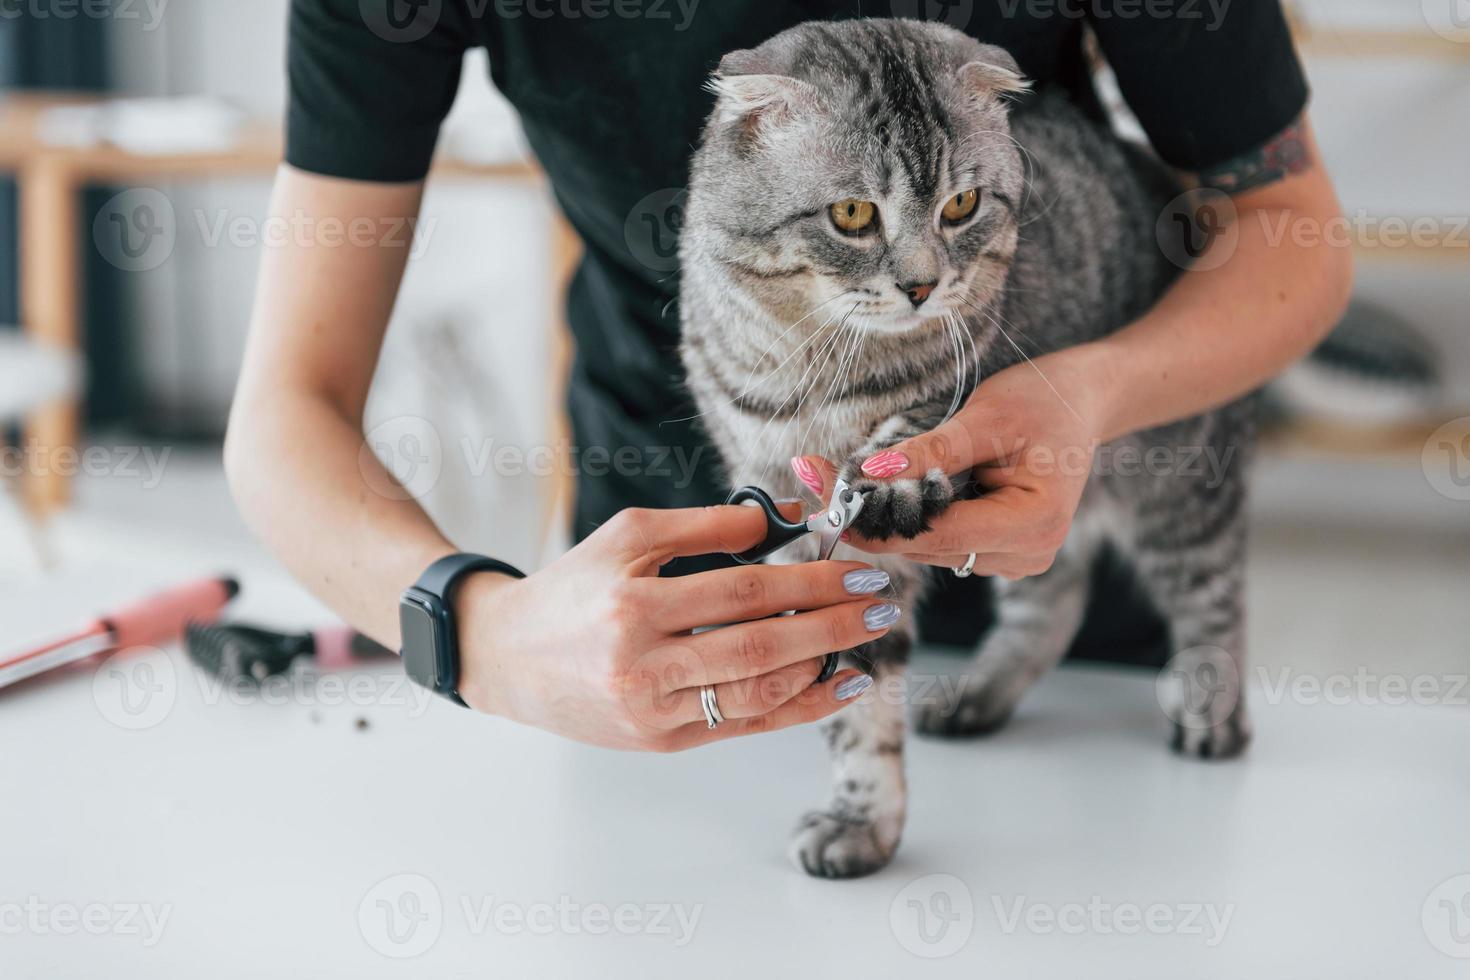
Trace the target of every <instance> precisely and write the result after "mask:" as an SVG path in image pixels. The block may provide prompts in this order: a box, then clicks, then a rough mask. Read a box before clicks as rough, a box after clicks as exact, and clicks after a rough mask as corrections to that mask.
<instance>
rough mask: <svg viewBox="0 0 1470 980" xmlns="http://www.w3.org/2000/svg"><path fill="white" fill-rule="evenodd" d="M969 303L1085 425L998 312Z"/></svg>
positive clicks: (1080, 416) (1079, 415)
mask: <svg viewBox="0 0 1470 980" xmlns="http://www.w3.org/2000/svg"><path fill="white" fill-rule="evenodd" d="M968 305H970V308H971V309H973V310H974V311H975V312H977V313H979V314H980V315H981V316H983V317H985V318H986V319H987V320H989V321H990V323H991V324H992V325H993V326H994V327H995V329H996V330H998V331H999V332H1000V335H1001V336H1002V337H1004V338H1005V341H1006V343H1008V344H1010V345H1011V346H1012V347H1013V348H1015V351H1016V353H1017V354H1020V355H1021V357H1023V358H1025V360H1026V363H1027V364H1029V365H1031V370H1033V371H1035V372H1036V374H1037V375H1038V376H1039V377H1040V378H1041V380H1042V381H1044V382H1046V386H1047V387H1048V388H1050V389H1051V393H1052V394H1053V395H1056V396H1057V400H1058V401H1060V402H1061V403H1062V405H1064V406H1065V407H1066V409H1067V411H1068V412H1071V413H1072V417H1073V418H1074V419H1076V420H1077V421H1078V422H1083V424H1084V425H1085V424H1086V423H1085V422H1084V421H1083V418H1082V415H1081V414H1080V413H1079V412H1078V411H1077V410H1076V409H1075V408H1073V407H1072V403H1071V402H1069V401H1067V399H1066V398H1064V397H1063V396H1062V393H1061V392H1060V391H1058V390H1057V386H1056V385H1054V384H1052V383H1051V379H1050V378H1048V377H1047V376H1046V372H1045V371H1043V370H1041V368H1039V367H1037V366H1036V362H1035V361H1033V360H1032V359H1031V355H1030V354H1027V353H1026V352H1025V351H1024V350H1022V349H1021V345H1020V344H1018V343H1016V342H1015V341H1014V340H1012V339H1011V335H1010V334H1009V333H1007V332H1006V328H1005V327H1003V326H1001V324H1000V320H998V319H996V316H997V314H994V313H992V312H991V311H989V310H985V309H982V308H981V307H978V306H975V305H973V304H968Z"/></svg>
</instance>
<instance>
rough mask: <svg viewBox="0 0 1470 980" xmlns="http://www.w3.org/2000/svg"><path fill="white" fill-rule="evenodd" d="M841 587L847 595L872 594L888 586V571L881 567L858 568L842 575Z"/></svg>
mask: <svg viewBox="0 0 1470 980" xmlns="http://www.w3.org/2000/svg"><path fill="white" fill-rule="evenodd" d="M842 587H843V588H844V589H846V590H847V594H848V595H872V594H873V593H874V592H877V591H878V590H879V589H886V588H888V573H887V572H885V571H883V570H882V569H881V568H859V569H857V570H856V571H852V572H848V573H847V574H846V575H844V576H842Z"/></svg>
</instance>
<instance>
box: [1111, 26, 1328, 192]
mask: <svg viewBox="0 0 1470 980" xmlns="http://www.w3.org/2000/svg"><path fill="white" fill-rule="evenodd" d="M1221 8H1223V9H1221ZM1089 9H1090V10H1091V11H1092V13H1091V15H1090V22H1091V24H1092V27H1093V30H1094V32H1095V33H1096V34H1097V39H1098V44H1099V46H1100V47H1101V49H1102V52H1103V54H1104V55H1105V56H1106V57H1107V60H1108V63H1109V64H1110V65H1111V66H1112V69H1113V71H1114V73H1115V74H1116V75H1117V76H1118V86H1119V88H1120V89H1121V90H1122V92H1123V97H1124V98H1125V99H1126V100H1127V101H1128V105H1129V107H1130V108H1131V109H1132V110H1133V113H1134V115H1136V116H1137V117H1138V121H1139V122H1140V123H1141V124H1142V125H1143V128H1144V130H1145V131H1146V132H1147V133H1148V136H1149V139H1150V141H1151V142H1152V143H1153V146H1154V149H1155V150H1156V151H1157V152H1158V154H1159V156H1161V157H1163V158H1164V160H1166V161H1168V162H1169V163H1170V164H1172V165H1174V166H1175V167H1178V168H1180V169H1182V170H1190V171H1199V170H1204V169H1207V168H1209V167H1213V166H1216V165H1218V164H1221V163H1224V162H1226V161H1227V160H1231V159H1233V158H1235V157H1238V156H1240V155H1242V154H1245V153H1247V152H1249V151H1251V150H1254V149H1256V148H1258V147H1260V146H1262V145H1263V144H1265V143H1266V142H1268V141H1269V140H1270V139H1271V138H1272V137H1274V136H1276V135H1277V134H1278V133H1280V132H1282V131H1283V130H1285V129H1286V128H1287V127H1288V126H1290V125H1291V123H1292V122H1294V121H1295V120H1296V119H1297V117H1298V116H1300V115H1301V114H1302V112H1303V111H1304V110H1305V108H1306V105H1307V95H1308V92H1307V81H1306V78H1305V76H1304V74H1303V72H1302V66H1301V62H1300V61H1298V59H1297V56H1296V49H1295V47H1294V46H1293V44H1292V39H1291V32H1290V30H1289V29H1288V27H1287V24H1286V19H1285V17H1284V16H1283V15H1282V12H1281V5H1280V3H1279V2H1278V0H1234V2H1225V3H1221V2H1220V0H1171V2H1156V0H1093V2H1092V3H1091V4H1090V5H1089Z"/></svg>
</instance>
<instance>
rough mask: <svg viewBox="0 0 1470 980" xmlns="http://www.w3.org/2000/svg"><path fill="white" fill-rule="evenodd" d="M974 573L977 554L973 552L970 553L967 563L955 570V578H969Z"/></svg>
mask: <svg viewBox="0 0 1470 980" xmlns="http://www.w3.org/2000/svg"><path fill="white" fill-rule="evenodd" d="M974 571H975V552H973V551H972V552H970V557H969V558H967V559H965V563H964V564H963V565H961V566H960V567H959V568H956V569H954V577H955V578H969V577H970V575H971V574H972V573H973V572H974Z"/></svg>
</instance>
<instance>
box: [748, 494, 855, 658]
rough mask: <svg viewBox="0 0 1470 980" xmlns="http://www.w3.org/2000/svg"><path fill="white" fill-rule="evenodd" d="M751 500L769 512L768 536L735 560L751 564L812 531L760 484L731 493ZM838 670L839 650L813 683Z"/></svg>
mask: <svg viewBox="0 0 1470 980" xmlns="http://www.w3.org/2000/svg"><path fill="white" fill-rule="evenodd" d="M747 500H753V501H755V503H756V505H757V506H759V507H760V509H761V510H762V511H764V512H765V515H766V536H765V539H764V540H763V541H761V543H760V544H758V545H756V546H755V547H754V548H751V549H750V550H749V551H742V552H741V553H740V554H738V555H736V556H735V560H736V561H738V562H743V563H744V564H747V565H753V564H755V563H756V562H758V561H760V560H761V559H762V558H764V557H766V556H767V555H770V554H774V553H775V552H777V551H780V550H781V549H782V548H784V547H786V546H787V545H788V544H790V543H791V542H793V541H795V540H796V539H797V538H799V537H801V536H802V535H803V534H807V533H809V532H810V531H811V528H809V527H807V526H806V522H805V521H802V522H800V523H796V524H793V523H791V522H790V521H788V520H787V519H786V518H784V517H782V516H781V511H779V510H777V509H776V502H775V501H774V500H772V499H771V495H770V494H768V493H766V492H765V491H764V490H762V489H761V488H760V487H741V488H740V489H739V490H736V491H735V492H734V493H732V494H731V495H730V500H729V501H728V502H729V503H732V504H743V503H745V502H746V501H747ZM835 673H837V654H835V653H829V654H827V656H826V657H825V658H823V660H822V669H821V671H820V672H819V673H818V674H817V679H816V680H815V681H813V682H812V683H813V684H825V683H826V682H827V681H828V679H830V678H831V676H832V675H833V674H835Z"/></svg>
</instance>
